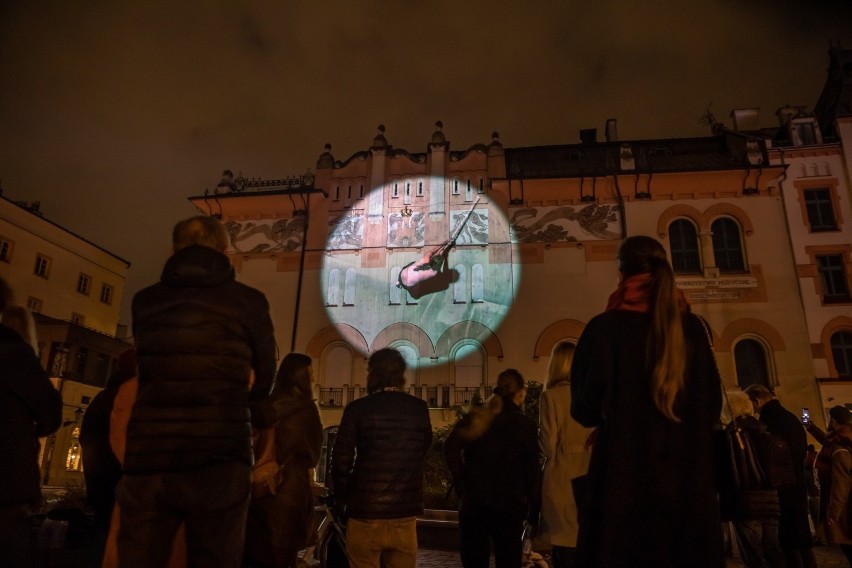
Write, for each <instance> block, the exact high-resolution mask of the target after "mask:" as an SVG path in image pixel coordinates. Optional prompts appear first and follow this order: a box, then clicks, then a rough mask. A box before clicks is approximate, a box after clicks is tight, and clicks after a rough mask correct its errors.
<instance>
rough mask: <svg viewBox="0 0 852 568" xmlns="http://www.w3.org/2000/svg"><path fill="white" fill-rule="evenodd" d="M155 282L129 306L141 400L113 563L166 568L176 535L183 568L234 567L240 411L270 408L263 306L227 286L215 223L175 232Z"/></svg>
mask: <svg viewBox="0 0 852 568" xmlns="http://www.w3.org/2000/svg"><path fill="white" fill-rule="evenodd" d="M172 241H173V245H174V251H175V252H174V254H173V255H172V256H171V258H169V260H168V262H166V265H165V268H164V269H163V274H162V277H161V279H160V282H159V283H157V284H154V285H153V286H149V287H148V288H145V289H144V290H142V291H140V292H139V293H137V294H136V296H135V297H134V298H133V305H132V315H133V335H134V339H135V343H136V352H137V357H138V360H139V390H138V393H137V396H136V402H135V404H134V406H133V410H132V413H131V416H130V422H129V424H128V427H127V446H126V450H125V456H124V476H123V477H122V479H121V482H120V483H119V486H118V490H117V493H116V501H117V502H118V505H119V507H120V511H121V516H120V529H119V534H118V554H119V562H120V565H121V566H123V567H131V568H132V567H136V566H164V565H165V564H166V562H167V561H168V558H169V556H170V555H171V549H172V541H173V540H174V536H175V534H176V532H177V530H178V527H179V526H180V525H181V524H184V526H185V528H186V545H187V557H188V562H189V564H190V565H192V566H211V567H212V566H215V567H228V568H232V567H237V566H239V565H240V563H241V561H242V556H243V544H244V536H245V526H246V514H247V510H248V505H249V497H250V487H251V466H252V461H253V457H252V448H251V424H250V420H251V415H250V411H249V403H250V402H254V401H261V400H264V399H266V398H267V397H268V396H269V392H270V389H271V388H272V383H273V379H274V376H275V357H276V346H275V338H274V334H273V328H272V320H271V317H270V314H269V304H268V302H267V300H266V297H265V296H264V295H263V294H262V293H261V292H260V291H258V290H255V289H254V288H250V287H248V286H245V285H243V284H240V283H238V282H236V280H235V277H234V268H233V266H231V263H230V261H229V259H228V257H227V256H226V255H225V254H224V253H225V251H226V250H227V248H228V245H229V242H228V233H227V232H226V231H225V228H224V227H223V226H222V225H221V224H220V223H219V222H218V221H217V220H215V219H213V218H212V217H204V216H200V217H193V218H190V219H187V220H185V221H181V222H180V223H178V224H177V225H176V226H175V229H174V232H173V235H172Z"/></svg>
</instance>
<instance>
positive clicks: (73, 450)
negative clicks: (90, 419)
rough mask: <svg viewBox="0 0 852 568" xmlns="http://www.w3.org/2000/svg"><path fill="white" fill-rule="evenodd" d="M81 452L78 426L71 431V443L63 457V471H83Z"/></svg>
mask: <svg viewBox="0 0 852 568" xmlns="http://www.w3.org/2000/svg"><path fill="white" fill-rule="evenodd" d="M82 458H83V453H82V451H81V450H80V427H79V426H77V427H75V428H74V430H73V431H72V432H71V445H70V446H69V447H68V456H67V457H66V458H65V471H83V459H82Z"/></svg>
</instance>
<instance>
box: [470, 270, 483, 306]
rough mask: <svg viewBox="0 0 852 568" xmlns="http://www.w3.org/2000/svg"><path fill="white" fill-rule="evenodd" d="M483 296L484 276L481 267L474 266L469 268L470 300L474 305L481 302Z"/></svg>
mask: <svg viewBox="0 0 852 568" xmlns="http://www.w3.org/2000/svg"><path fill="white" fill-rule="evenodd" d="M484 295H485V276H484V274H483V270H482V265H481V264H474V265H473V266H471V267H470V300H471V301H472V302H474V303H478V302H483V301H484Z"/></svg>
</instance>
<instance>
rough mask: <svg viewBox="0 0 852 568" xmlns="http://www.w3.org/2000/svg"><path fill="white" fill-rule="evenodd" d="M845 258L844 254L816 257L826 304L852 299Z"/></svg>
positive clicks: (823, 298)
mask: <svg viewBox="0 0 852 568" xmlns="http://www.w3.org/2000/svg"><path fill="white" fill-rule="evenodd" d="M843 260H844V259H843V255H842V254H820V255H817V257H816V261H817V270H818V271H819V277H820V280H821V281H822V300H823V302H824V303H826V304H834V303H841V302H849V301H852V298H850V296H849V281H848V280H847V279H846V266H845V265H844V262H843Z"/></svg>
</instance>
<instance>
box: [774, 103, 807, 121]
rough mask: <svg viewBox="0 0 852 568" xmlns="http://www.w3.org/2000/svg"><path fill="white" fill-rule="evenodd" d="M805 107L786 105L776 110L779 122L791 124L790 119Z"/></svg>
mask: <svg viewBox="0 0 852 568" xmlns="http://www.w3.org/2000/svg"><path fill="white" fill-rule="evenodd" d="M804 109H805V107H803V106H791V105H786V106H782V107H781V108H779V109H778V110H777V111H775V116H777V117H778V123H779V124H780V125H781V126H787V125H789V124H790V119H791V118H793V117H794V116H796V115H797V114H799V113H800V112H802V111H803V110H804Z"/></svg>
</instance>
